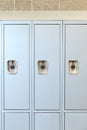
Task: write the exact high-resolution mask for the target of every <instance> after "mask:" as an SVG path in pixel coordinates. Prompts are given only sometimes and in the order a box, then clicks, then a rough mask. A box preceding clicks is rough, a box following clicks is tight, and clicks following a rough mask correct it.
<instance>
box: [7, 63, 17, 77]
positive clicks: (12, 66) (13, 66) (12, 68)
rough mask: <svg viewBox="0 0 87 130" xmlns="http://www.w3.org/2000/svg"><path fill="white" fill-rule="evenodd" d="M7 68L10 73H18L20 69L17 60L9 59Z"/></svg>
mask: <svg viewBox="0 0 87 130" xmlns="http://www.w3.org/2000/svg"><path fill="white" fill-rule="evenodd" d="M7 70H8V73H10V74H16V73H17V71H18V64H17V61H15V60H8V61H7Z"/></svg>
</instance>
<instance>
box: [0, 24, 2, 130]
mask: <svg viewBox="0 0 87 130" xmlns="http://www.w3.org/2000/svg"><path fill="white" fill-rule="evenodd" d="M1 40H2V39H1V22H0V130H1V118H2V113H1V112H2V111H1V109H2V106H1V104H2V103H1V102H2V98H1V95H2V92H1V91H2V71H1V68H2V57H1V56H2V55H1V52H2V48H1V47H2V45H1Z"/></svg>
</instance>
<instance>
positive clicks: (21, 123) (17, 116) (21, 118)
mask: <svg viewBox="0 0 87 130" xmlns="http://www.w3.org/2000/svg"><path fill="white" fill-rule="evenodd" d="M4 130H30V127H29V113H5V129H4Z"/></svg>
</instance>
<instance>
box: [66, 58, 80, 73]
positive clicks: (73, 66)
mask: <svg viewBox="0 0 87 130" xmlns="http://www.w3.org/2000/svg"><path fill="white" fill-rule="evenodd" d="M68 69H69V74H73V75H75V74H78V73H79V62H78V61H77V60H69V61H68Z"/></svg>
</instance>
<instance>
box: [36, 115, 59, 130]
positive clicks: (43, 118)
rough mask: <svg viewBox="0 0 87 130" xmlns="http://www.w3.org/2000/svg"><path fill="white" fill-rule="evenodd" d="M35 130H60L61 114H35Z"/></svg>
mask: <svg viewBox="0 0 87 130" xmlns="http://www.w3.org/2000/svg"><path fill="white" fill-rule="evenodd" d="M35 130H59V113H35Z"/></svg>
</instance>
